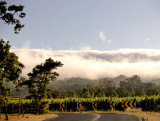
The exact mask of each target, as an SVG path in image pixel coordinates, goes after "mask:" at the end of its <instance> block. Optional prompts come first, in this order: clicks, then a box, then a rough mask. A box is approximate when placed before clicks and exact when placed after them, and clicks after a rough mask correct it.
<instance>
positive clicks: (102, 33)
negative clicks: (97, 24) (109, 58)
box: [99, 32, 112, 44]
mask: <svg viewBox="0 0 160 121" xmlns="http://www.w3.org/2000/svg"><path fill="white" fill-rule="evenodd" d="M99 37H100V40H101V41H103V42H107V43H108V44H110V43H112V41H111V40H109V39H107V38H106V36H105V34H104V32H99Z"/></svg>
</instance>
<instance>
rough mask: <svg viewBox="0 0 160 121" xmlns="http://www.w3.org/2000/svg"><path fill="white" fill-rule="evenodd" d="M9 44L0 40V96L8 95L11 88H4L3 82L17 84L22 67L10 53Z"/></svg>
mask: <svg viewBox="0 0 160 121" xmlns="http://www.w3.org/2000/svg"><path fill="white" fill-rule="evenodd" d="M10 47H11V46H10V45H9V42H5V41H4V40H3V39H2V40H0V55H1V58H0V95H3V96H7V95H10V91H11V88H8V87H5V86H4V82H10V81H11V82H13V83H14V84H18V81H19V76H20V74H21V72H22V69H23V68H24V65H23V64H22V63H21V62H19V61H18V57H17V56H16V55H15V54H14V53H12V52H10Z"/></svg>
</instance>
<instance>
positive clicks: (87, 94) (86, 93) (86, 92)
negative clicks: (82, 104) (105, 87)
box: [80, 88, 91, 98]
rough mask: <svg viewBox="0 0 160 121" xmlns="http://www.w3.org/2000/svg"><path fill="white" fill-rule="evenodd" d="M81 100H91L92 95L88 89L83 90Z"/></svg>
mask: <svg viewBox="0 0 160 121" xmlns="http://www.w3.org/2000/svg"><path fill="white" fill-rule="evenodd" d="M80 97H81V98H90V97H91V94H90V92H89V90H88V89H87V88H83V90H82V92H81V94H80Z"/></svg>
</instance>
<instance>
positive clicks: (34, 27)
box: [0, 0, 160, 51]
mask: <svg viewBox="0 0 160 121" xmlns="http://www.w3.org/2000/svg"><path fill="white" fill-rule="evenodd" d="M7 1H8V3H9V4H16V5H19V4H22V5H24V6H25V9H24V12H25V13H26V14H27V16H26V17H25V18H24V20H22V23H24V24H25V28H24V29H23V30H21V32H20V34H18V35H16V34H14V31H13V26H11V25H9V26H8V25H7V24H5V23H4V22H3V21H1V20H0V33H1V34H0V38H4V39H8V40H9V41H10V43H11V45H12V47H16V48H23V47H24V46H27V45H28V46H29V48H31V49H52V50H71V49H72V50H80V49H92V50H100V51H108V50H116V49H122V48H132V49H159V48H160V34H159V32H160V8H159V6H160V1H159V0H32V1H28V0H23V1H22V0H14V1H10V0H7Z"/></svg>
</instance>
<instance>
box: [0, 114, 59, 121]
mask: <svg viewBox="0 0 160 121" xmlns="http://www.w3.org/2000/svg"><path fill="white" fill-rule="evenodd" d="M57 116H58V115H56V114H42V115H33V114H25V115H24V117H23V115H20V116H18V114H9V115H8V119H9V120H8V121H44V120H46V119H51V118H56V117H57ZM0 121H6V120H5V115H4V114H2V115H1V116H0Z"/></svg>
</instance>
